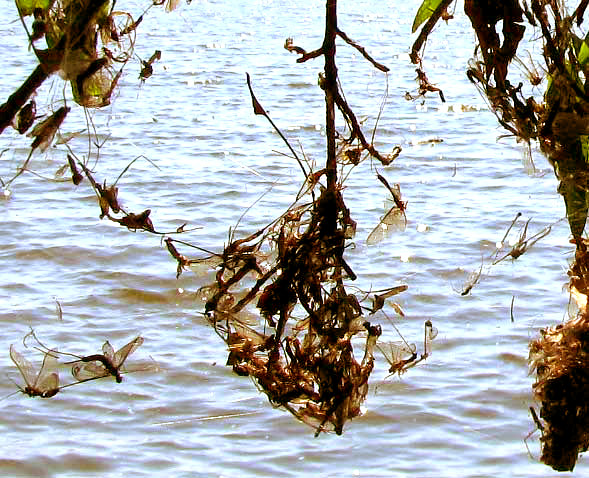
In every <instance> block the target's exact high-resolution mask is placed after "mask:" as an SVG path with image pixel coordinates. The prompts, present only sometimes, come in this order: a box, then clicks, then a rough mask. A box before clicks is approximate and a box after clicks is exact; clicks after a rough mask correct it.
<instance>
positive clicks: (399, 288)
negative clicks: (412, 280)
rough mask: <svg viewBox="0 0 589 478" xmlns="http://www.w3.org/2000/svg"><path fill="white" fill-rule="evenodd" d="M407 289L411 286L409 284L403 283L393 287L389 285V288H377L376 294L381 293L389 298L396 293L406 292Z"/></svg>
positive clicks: (384, 297)
mask: <svg viewBox="0 0 589 478" xmlns="http://www.w3.org/2000/svg"><path fill="white" fill-rule="evenodd" d="M407 289H409V286H408V285H407V284H401V285H396V286H393V287H388V288H387V289H380V290H375V291H374V292H375V295H377V293H378V295H380V296H381V297H382V298H383V299H388V298H389V297H392V296H394V295H397V294H400V293H401V292H405V291H406V290H407Z"/></svg>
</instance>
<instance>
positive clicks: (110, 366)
mask: <svg viewBox="0 0 589 478" xmlns="http://www.w3.org/2000/svg"><path fill="white" fill-rule="evenodd" d="M141 344H143V337H137V338H135V339H133V340H131V342H129V343H128V344H127V345H125V346H123V347H121V349H120V350H118V351H117V352H115V351H114V349H113V347H112V345H111V344H110V343H109V341H108V340H107V341H106V342H104V345H103V346H102V354H94V355H88V356H86V357H81V358H80V360H79V361H76V362H75V363H74V365H73V366H72V375H73V376H74V378H75V379H76V380H79V381H80V382H82V381H86V380H90V379H93V378H102V377H108V376H109V375H112V376H113V377H115V379H116V380H117V383H121V382H122V381H123V377H121V368H122V367H123V364H124V362H125V360H126V359H127V357H128V356H129V355H131V354H132V353H133V352H134V351H135V350H137V348H138V347H139V346H140V345H141Z"/></svg>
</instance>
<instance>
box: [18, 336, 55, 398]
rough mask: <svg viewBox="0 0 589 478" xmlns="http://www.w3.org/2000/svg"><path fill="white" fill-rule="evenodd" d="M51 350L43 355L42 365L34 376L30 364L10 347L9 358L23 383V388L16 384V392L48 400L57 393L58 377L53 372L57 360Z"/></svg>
mask: <svg viewBox="0 0 589 478" xmlns="http://www.w3.org/2000/svg"><path fill="white" fill-rule="evenodd" d="M52 352H53V353H56V351H54V350H51V351H49V352H48V353H46V354H45V358H44V359H43V365H41V370H39V373H38V374H35V369H34V368H33V366H32V365H31V363H30V362H29V361H28V360H27V359H25V358H24V357H23V356H22V355H21V354H20V353H19V352H17V351H16V350H15V348H14V346H13V345H11V346H10V358H11V359H12V361H13V362H14V364H15V365H16V367H17V368H18V371H19V372H20V374H21V375H22V378H23V379H24V381H25V384H26V385H25V387H24V388H23V387H21V386H19V385H18V384H17V385H16V386H17V387H18V390H19V391H20V392H22V393H24V394H25V395H28V396H29V397H41V398H50V397H53V396H54V395H55V394H57V392H59V389H60V387H59V375H58V374H57V372H56V371H55V367H56V364H57V358H56V356H55V355H53V353H52Z"/></svg>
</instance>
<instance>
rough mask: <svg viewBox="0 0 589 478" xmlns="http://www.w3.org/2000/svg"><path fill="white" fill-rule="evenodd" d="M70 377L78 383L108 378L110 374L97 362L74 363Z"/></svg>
mask: <svg viewBox="0 0 589 478" xmlns="http://www.w3.org/2000/svg"><path fill="white" fill-rule="evenodd" d="M72 375H73V377H74V378H75V379H76V380H78V381H79V382H85V381H87V380H93V379H96V378H102V377H108V376H109V375H110V372H109V371H108V370H107V369H106V367H105V366H104V365H102V364H100V363H97V362H89V363H84V362H76V363H74V365H72Z"/></svg>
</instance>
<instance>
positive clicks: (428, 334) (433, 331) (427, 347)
mask: <svg viewBox="0 0 589 478" xmlns="http://www.w3.org/2000/svg"><path fill="white" fill-rule="evenodd" d="M437 336H438V329H437V328H435V327H434V326H433V325H432V322H431V320H426V321H425V334H424V338H423V354H424V355H426V356H429V355H430V354H431V353H432V340H434V339H435V338H436V337H437Z"/></svg>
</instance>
